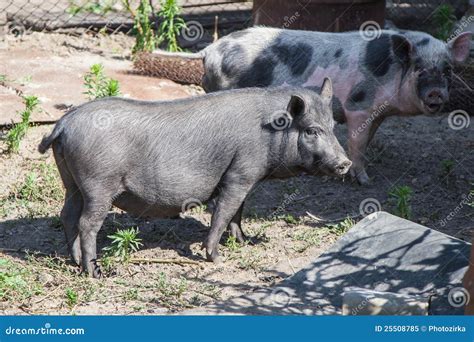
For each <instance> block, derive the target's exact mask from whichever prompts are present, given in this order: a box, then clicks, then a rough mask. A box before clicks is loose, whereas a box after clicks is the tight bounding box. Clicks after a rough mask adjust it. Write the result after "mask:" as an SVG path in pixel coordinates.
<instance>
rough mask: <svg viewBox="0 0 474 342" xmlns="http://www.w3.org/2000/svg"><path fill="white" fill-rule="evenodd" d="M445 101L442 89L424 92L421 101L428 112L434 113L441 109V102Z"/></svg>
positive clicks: (445, 95)
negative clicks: (424, 94)
mask: <svg viewBox="0 0 474 342" xmlns="http://www.w3.org/2000/svg"><path fill="white" fill-rule="evenodd" d="M446 101H447V94H445V92H444V91H443V90H442V89H438V88H435V89H432V90H430V91H428V92H427V93H426V96H425V98H424V99H423V102H424V104H425V107H426V109H427V110H428V112H430V113H436V112H439V111H440V110H441V108H442V107H443V104H444V103H445V102H446Z"/></svg>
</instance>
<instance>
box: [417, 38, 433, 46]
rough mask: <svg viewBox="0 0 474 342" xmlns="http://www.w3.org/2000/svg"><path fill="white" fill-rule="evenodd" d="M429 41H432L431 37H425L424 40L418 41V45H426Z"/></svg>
mask: <svg viewBox="0 0 474 342" xmlns="http://www.w3.org/2000/svg"><path fill="white" fill-rule="evenodd" d="M429 42H430V39H429V38H423V39H422V40H420V41H419V42H417V43H416V46H425V45H428V43H429Z"/></svg>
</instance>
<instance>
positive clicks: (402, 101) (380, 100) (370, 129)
mask: <svg viewBox="0 0 474 342" xmlns="http://www.w3.org/2000/svg"><path fill="white" fill-rule="evenodd" d="M357 63H358V57H357V56H355V55H354V56H352V57H351V58H350V60H349V65H357ZM408 75H409V76H408V78H407V79H406V80H405V81H404V82H403V85H402V87H400V78H401V72H400V73H398V74H397V75H396V77H395V78H394V79H393V80H392V81H391V82H389V83H387V84H383V85H382V84H380V85H379V87H377V91H376V93H375V101H374V103H373V106H372V108H370V109H367V110H359V111H350V110H347V109H346V108H344V116H345V118H346V122H347V126H348V134H349V137H348V139H349V143H348V149H349V151H348V153H349V158H350V159H351V161H352V167H351V175H352V176H354V177H355V178H357V180H358V182H359V183H361V184H366V183H368V182H369V177H368V175H367V172H366V171H365V156H364V155H365V151H366V148H367V145H368V144H369V143H370V141H371V139H372V137H373V136H374V134H375V132H376V130H377V128H378V127H379V126H380V124H381V123H382V121H383V120H384V119H385V118H386V117H387V116H389V115H392V114H394V113H397V114H402V115H414V114H416V113H419V112H420V109H422V103H421V101H420V100H419V99H417V97H416V92H415V81H416V77H417V75H416V74H415V73H413V72H409V73H408ZM341 76H343V77H341ZM325 77H329V78H331V79H332V81H333V89H334V95H335V96H336V97H337V98H339V100H340V101H341V103H342V104H344V103H345V102H346V101H347V98H348V97H349V94H350V91H351V90H352V88H353V87H354V86H355V85H356V84H357V83H359V82H360V81H362V80H363V79H364V75H363V74H362V73H361V72H359V71H358V69H357V68H348V69H344V70H341V69H340V68H339V66H337V65H330V66H329V67H328V68H326V69H323V68H321V67H317V68H316V70H315V71H314V73H313V74H312V75H311V76H310V77H309V78H308V79H307V81H306V82H305V83H304V84H303V86H321V82H322V80H323V79H324V78H325Z"/></svg>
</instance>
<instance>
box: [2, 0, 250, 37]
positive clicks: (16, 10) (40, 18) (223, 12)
mask: <svg viewBox="0 0 474 342" xmlns="http://www.w3.org/2000/svg"><path fill="white" fill-rule="evenodd" d="M130 2H131V4H132V5H135V6H136V5H137V2H138V1H133V0H132V1H130ZM178 3H179V5H180V6H181V8H182V12H181V14H182V16H183V17H184V18H185V20H186V21H190V20H197V19H198V20H199V22H200V23H201V25H203V26H204V28H206V29H212V28H213V27H214V26H215V24H216V16H217V25H218V28H219V30H226V31H228V30H236V29H241V28H244V27H246V26H248V25H249V24H250V17H251V8H252V2H251V1H245V0H243V1H242V0H234V1H232V0H206V1H200V0H180V1H178ZM150 4H151V6H152V8H153V9H154V11H155V12H156V11H157V10H158V8H159V0H150ZM0 13H1V14H0V16H3V17H0V23H2V22H3V24H5V25H6V26H7V31H8V32H9V33H11V34H15V35H18V34H22V33H24V32H26V31H28V30H33V31H64V32H67V31H69V32H73V31H74V32H87V31H95V32H97V31H102V32H107V33H114V32H119V31H120V32H125V33H130V32H131V30H132V28H133V19H132V16H131V14H130V13H129V12H128V11H127V10H126V7H125V6H124V4H123V2H122V0H95V1H86V0H44V1H41V0H0ZM153 21H155V24H156V21H157V19H156V17H154V18H153Z"/></svg>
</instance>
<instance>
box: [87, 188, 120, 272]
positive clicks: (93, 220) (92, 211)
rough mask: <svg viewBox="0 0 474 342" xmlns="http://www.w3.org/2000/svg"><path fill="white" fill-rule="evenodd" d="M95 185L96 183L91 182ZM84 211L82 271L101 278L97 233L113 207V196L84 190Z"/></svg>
mask: <svg viewBox="0 0 474 342" xmlns="http://www.w3.org/2000/svg"><path fill="white" fill-rule="evenodd" d="M91 183H95V182H91ZM82 196H83V198H84V203H83V209H82V212H81V217H80V219H79V236H80V239H81V252H82V270H83V271H84V272H86V273H88V274H89V275H91V276H93V277H94V278H99V277H100V276H101V271H100V268H99V266H98V264H97V233H98V232H99V230H100V228H101V227H102V224H103V222H104V220H105V218H106V217H107V214H108V212H109V210H110V207H111V206H112V198H113V194H112V193H110V192H109V191H107V190H106V189H102V188H94V189H93V191H91V190H89V191H88V190H87V189H83V191H82Z"/></svg>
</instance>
